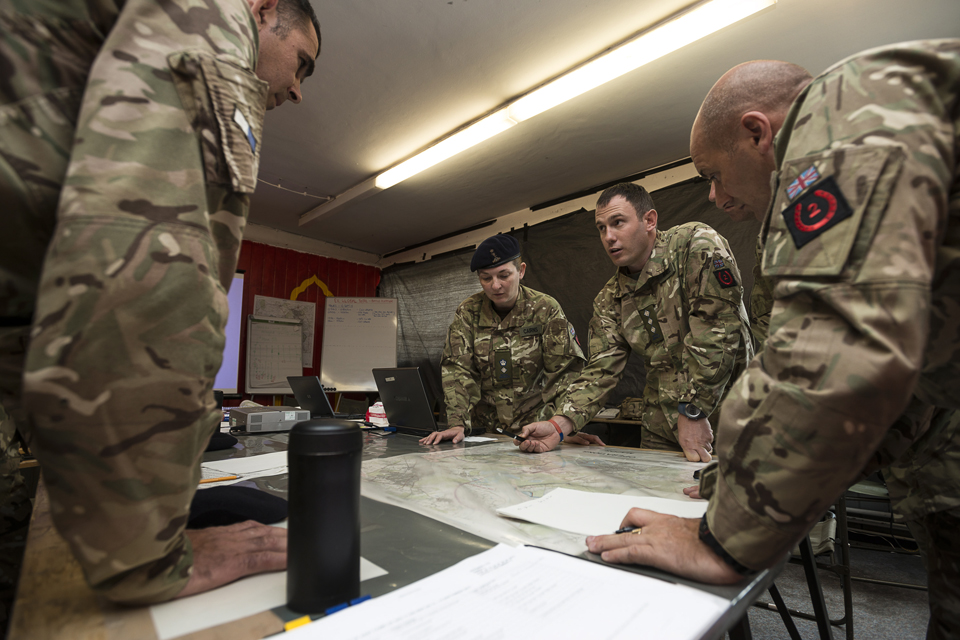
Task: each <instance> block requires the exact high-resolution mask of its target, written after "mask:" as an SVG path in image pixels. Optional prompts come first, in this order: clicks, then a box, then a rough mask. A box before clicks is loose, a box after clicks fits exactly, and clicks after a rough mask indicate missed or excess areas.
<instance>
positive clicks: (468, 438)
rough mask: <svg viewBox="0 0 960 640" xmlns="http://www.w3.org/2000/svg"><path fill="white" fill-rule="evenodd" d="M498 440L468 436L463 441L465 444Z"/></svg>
mask: <svg viewBox="0 0 960 640" xmlns="http://www.w3.org/2000/svg"><path fill="white" fill-rule="evenodd" d="M494 440H496V438H487V437H484V436H467V437H466V438H464V439H463V441H464V442H493V441H494Z"/></svg>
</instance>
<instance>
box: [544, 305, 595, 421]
mask: <svg viewBox="0 0 960 640" xmlns="http://www.w3.org/2000/svg"><path fill="white" fill-rule="evenodd" d="M585 360H586V358H584V356H583V350H582V349H581V348H580V343H579V342H578V341H577V334H576V330H575V329H574V328H573V325H572V324H570V322H569V321H568V320H567V318H566V316H565V315H563V310H562V309H560V307H559V305H557V308H556V315H555V316H554V317H553V318H551V319H550V320H549V321H548V322H547V323H546V328H545V330H544V333H543V374H544V381H543V391H542V392H541V397H542V398H543V406H542V407H541V409H540V414H539V416H538V418H539V419H540V420H548V419H549V418H551V417H553V416H554V414H556V413H557V404H556V401H557V398H559V397H561V396H562V394H563V392H564V391H565V390H566V389H567V388H568V387H569V386H570V385H571V384H572V383H573V382H574V381H575V380H576V379H577V378H578V377H579V376H580V372H581V370H582V369H583V363H584V361H585Z"/></svg>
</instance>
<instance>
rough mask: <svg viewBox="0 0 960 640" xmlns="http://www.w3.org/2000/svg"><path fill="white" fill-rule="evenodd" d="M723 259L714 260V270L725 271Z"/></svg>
mask: <svg viewBox="0 0 960 640" xmlns="http://www.w3.org/2000/svg"><path fill="white" fill-rule="evenodd" d="M724 266H725V265H724V263H723V258H714V259H713V268H714V269H723V267H724Z"/></svg>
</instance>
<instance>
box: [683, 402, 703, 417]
mask: <svg viewBox="0 0 960 640" xmlns="http://www.w3.org/2000/svg"><path fill="white" fill-rule="evenodd" d="M683 413H684V415H685V416H687V417H688V418H690V419H691V420H696V419H698V418H700V417H701V416H702V415H703V411H700V408H699V407H697V406H695V405H692V404H690V403H687V404H686V405H684V407H683Z"/></svg>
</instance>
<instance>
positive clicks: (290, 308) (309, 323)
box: [253, 296, 317, 367]
mask: <svg viewBox="0 0 960 640" xmlns="http://www.w3.org/2000/svg"><path fill="white" fill-rule="evenodd" d="M253 315H255V316H263V317H267V318H285V319H287V320H299V321H300V329H301V335H300V338H301V340H302V341H303V366H304V367H313V334H314V329H315V328H316V318H317V303H315V302H303V301H300V300H284V299H283V298H271V297H269V296H254V298H253Z"/></svg>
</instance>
